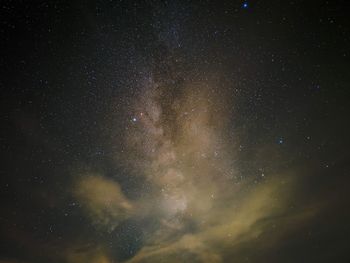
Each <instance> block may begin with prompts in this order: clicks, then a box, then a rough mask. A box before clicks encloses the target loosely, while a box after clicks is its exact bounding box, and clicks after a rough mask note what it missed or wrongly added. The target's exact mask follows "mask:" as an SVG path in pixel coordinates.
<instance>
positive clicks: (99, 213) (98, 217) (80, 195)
mask: <svg viewBox="0 0 350 263" xmlns="http://www.w3.org/2000/svg"><path fill="white" fill-rule="evenodd" d="M73 194H74V196H75V197H76V198H77V199H78V200H79V202H80V203H81V204H82V206H83V208H84V209H85V211H86V212H87V214H88V215H89V216H90V218H91V220H92V221H93V223H94V224H96V225H97V226H98V227H104V228H106V229H108V230H113V229H114V228H115V227H116V226H117V225H118V224H119V223H120V222H121V221H123V220H125V219H126V218H127V217H128V216H129V215H130V214H131V213H132V210H133V205H132V204H131V202H130V201H128V200H127V199H126V198H125V196H124V195H123V193H122V191H121V189H120V186H119V184H118V183H117V182H115V181H112V180H109V179H107V178H105V177H102V176H99V175H87V176H83V177H79V179H78V180H77V182H76V184H75V185H74V188H73Z"/></svg>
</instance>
